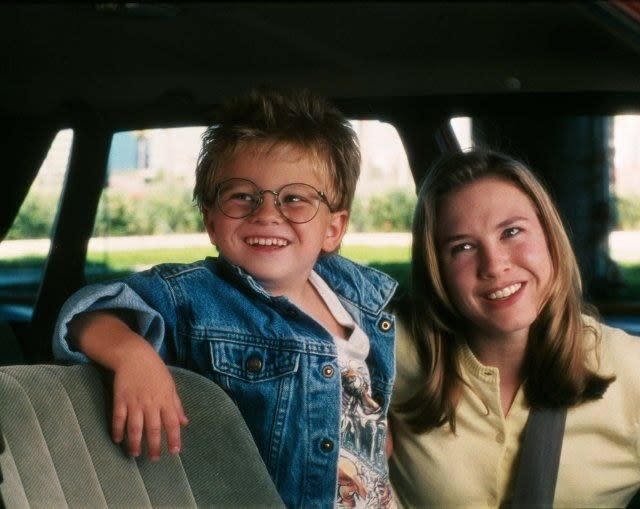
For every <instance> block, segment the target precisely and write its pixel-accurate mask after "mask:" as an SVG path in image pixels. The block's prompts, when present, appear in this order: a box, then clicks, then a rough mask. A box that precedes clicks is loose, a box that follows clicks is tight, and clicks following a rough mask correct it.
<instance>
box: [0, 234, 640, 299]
mask: <svg viewBox="0 0 640 509" xmlns="http://www.w3.org/2000/svg"><path fill="white" fill-rule="evenodd" d="M340 253H341V254H342V255H344V256H346V257H347V258H350V259H352V260H355V261H357V262H360V263H362V264H365V265H369V266H372V267H375V268H377V269H379V270H381V271H383V272H386V273H388V274H390V275H391V276H393V277H394V278H395V279H397V280H398V281H399V282H400V285H401V287H404V288H408V284H409V279H410V261H409V260H410V257H411V250H410V248H409V247H398V246H344V247H343V248H342V249H341V251H340ZM215 255H216V250H215V249H214V248H213V247H201V248H199V247H197V248H194V247H189V248H166V249H138V250H130V251H111V252H109V253H108V254H105V253H89V256H88V263H87V272H88V274H89V277H88V279H89V280H90V281H97V280H104V279H110V278H113V277H119V276H122V275H125V274H128V273H131V272H135V271H137V270H141V269H143V268H145V267H148V266H151V265H156V264H158V263H164V262H185V263H188V262H192V261H196V260H201V259H203V258H204V257H206V256H215ZM44 261H45V257H44V256H28V257H22V258H14V259H7V260H2V261H0V270H2V271H8V270H11V269H28V268H41V267H42V266H43V264H44ZM619 267H620V270H621V272H622V275H623V277H624V280H625V282H626V285H625V287H624V288H623V289H622V290H621V294H620V295H619V296H618V298H619V299H621V300H624V301H640V263H635V264H634V263H620V264H619Z"/></svg>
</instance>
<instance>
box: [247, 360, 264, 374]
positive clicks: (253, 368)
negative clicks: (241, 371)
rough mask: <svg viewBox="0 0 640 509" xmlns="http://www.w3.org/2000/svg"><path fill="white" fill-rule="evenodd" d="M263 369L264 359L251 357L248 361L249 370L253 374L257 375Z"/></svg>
mask: <svg viewBox="0 0 640 509" xmlns="http://www.w3.org/2000/svg"><path fill="white" fill-rule="evenodd" d="M261 369H262V359H260V358H259V357H249V359H248V360H247V370H248V371H250V372H251V373H257V372H258V371H260V370H261Z"/></svg>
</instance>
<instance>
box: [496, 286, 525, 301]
mask: <svg viewBox="0 0 640 509" xmlns="http://www.w3.org/2000/svg"><path fill="white" fill-rule="evenodd" d="M521 286H522V283H516V284H514V285H511V286H507V287H506V288H503V289H502V290H498V291H496V292H493V293H490V294H489V295H488V297H489V299H491V300H496V299H504V298H506V297H509V296H510V295H513V294H514V293H516V292H517V291H518V290H520V287H521Z"/></svg>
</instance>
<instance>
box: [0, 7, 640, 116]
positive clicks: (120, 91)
mask: <svg viewBox="0 0 640 509" xmlns="http://www.w3.org/2000/svg"><path fill="white" fill-rule="evenodd" d="M635 4H636V5H634V2H607V3H604V2H602V3H601V2H535V3H527V2H514V3H509V2H406V3H400V2H393V3H392V2H342V3H338V2H326V3H323V2H309V3H297V2H296V3H293V2H292V3H287V2H270V3H242V2H241V3H175V4H171V3H69V4H61V3H51V4H46V3H45V4H33V3H29V2H25V3H13V4H6V3H5V4H3V5H2V6H0V40H1V44H0V62H2V64H0V65H1V68H2V69H3V71H2V74H3V75H4V78H3V79H2V80H1V83H0V114H2V115H4V116H12V115H18V116H34V117H38V116H44V115H49V114H55V113H59V112H60V111H61V110H64V109H65V108H70V107H73V105H78V104H81V105H85V106H86V107H89V108H92V109H96V110H108V111H118V110H122V111H126V110H129V111H130V110H132V109H135V108H153V107H154V105H161V104H165V105H167V104H169V105H171V104H173V105H181V106H186V105H190V106H191V107H194V108H202V107H203V106H206V105H212V104H216V103H217V102H218V101H219V100H220V99H221V98H222V97H225V96H228V95H231V94H235V93H237V92H238V91H240V90H245V89H246V88H248V87H249V86H252V85H256V84H272V85H295V86H301V85H302V86H308V87H311V88H313V89H315V90H317V91H319V92H321V93H324V94H326V95H329V96H331V97H333V98H337V99H345V100H349V99H352V98H363V97H368V98H376V97H392V96H393V97H431V98H434V97H436V98H437V97H439V96H443V97H444V96H445V95H446V96H447V97H448V100H449V101H453V102H455V101H454V100H452V99H451V97H463V96H468V95H469V94H471V95H474V94H510V95H516V96H517V95H519V94H525V95H526V94H531V93H558V92H571V93H575V92H579V93H600V92H602V93H610V92H615V93H619V94H623V95H624V94H633V96H634V97H635V96H636V94H637V92H640V31H639V29H638V27H639V25H640V24H639V23H638V19H640V9H638V5H637V2H635ZM625 97H626V95H625Z"/></svg>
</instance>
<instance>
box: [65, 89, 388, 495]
mask: <svg viewBox="0 0 640 509" xmlns="http://www.w3.org/2000/svg"><path fill="white" fill-rule="evenodd" d="M359 169H360V152H359V149H358V145H357V139H356V136H355V133H354V132H353V130H352V128H351V127H350V125H349V123H348V121H347V120H346V119H345V118H344V117H343V115H342V114H341V113H340V112H339V111H338V110H337V109H336V108H335V107H333V106H331V105H330V104H329V103H327V102H326V101H325V100H323V99H321V98H318V97H316V96H314V95H312V94H311V93H310V92H308V91H298V92H294V93H291V94H289V95H285V94H281V93H277V92H274V91H263V92H256V91H254V92H252V93H250V94H249V95H248V96H247V97H244V98H240V99H237V100H235V101H231V102H229V103H227V104H226V105H225V106H224V107H223V110H222V116H221V119H220V123H219V124H217V125H214V126H212V127H210V128H209V129H208V130H207V132H206V133H205V135H204V138H203V147H202V151H201V154H200V158H199V161H198V166H197V169H196V184H195V189H194V200H195V201H196V202H197V204H198V206H199V207H200V210H201V212H202V215H203V220H204V223H205V226H206V230H207V232H208V234H209V237H210V239H211V242H212V244H214V245H215V246H216V247H217V249H218V251H219V254H220V256H219V257H218V258H207V259H205V260H204V261H201V262H196V263H193V264H189V265H182V264H163V265H159V266H156V267H154V268H152V269H150V270H148V271H145V272H142V273H138V274H134V275H132V276H129V277H127V278H126V279H124V280H123V281H120V282H114V283H110V284H99V285H93V286H89V287H86V288H84V289H82V290H80V291H79V292H77V293H76V294H75V295H73V296H72V297H71V298H70V299H69V301H68V302H67V303H66V304H65V306H64V307H63V309H62V311H61V314H60V317H59V320H58V325H57V327H56V334H55V337H54V353H55V354H56V356H57V357H58V358H61V359H64V360H74V361H79V362H87V357H88V358H89V359H92V360H94V361H96V362H98V363H99V364H101V365H103V366H105V367H107V368H109V369H111V370H113V372H114V374H115V377H114V407H113V423H112V426H113V428H112V435H113V437H114V440H115V441H116V442H120V441H122V440H123V438H124V436H125V434H126V437H127V438H126V442H127V449H128V452H129V453H130V454H131V455H133V456H137V455H138V454H140V446H141V441H142V436H143V433H144V436H145V439H146V443H147V449H148V453H149V456H150V457H151V458H152V459H157V458H158V457H159V454H160V442H161V430H162V429H164V430H165V433H166V437H167V446H168V448H169V451H170V452H172V453H177V452H179V450H180V426H181V425H184V424H186V422H187V418H186V416H185V415H184V413H183V411H182V406H181V404H180V400H179V398H178V396H177V394H176V392H175V387H174V385H173V380H172V378H171V375H170V374H169V372H168V370H167V369H166V367H165V364H164V362H166V363H168V364H172V365H177V366H182V367H186V368H188V369H192V370H194V371H196V372H198V373H201V374H203V375H204V376H206V377H208V378H210V379H212V380H214V381H215V382H216V383H218V384H219V385H220V386H221V387H222V388H224V389H225V390H226V391H227V392H228V393H229V394H230V396H231V397H232V398H233V399H234V401H235V402H236V403H237V405H238V407H239V408H240V410H241V412H242V414H243V416H244V418H245V420H246V422H247V425H248V426H249V429H250V430H251V432H252V434H253V436H254V439H255V441H256V444H257V446H258V449H259V450H260V453H261V455H262V458H263V459H264V461H265V463H266V465H267V468H268V469H269V472H270V474H271V476H272V478H273V480H274V482H275V484H276V486H277V488H278V491H279V493H280V495H281V496H282V498H283V500H284V502H285V503H286V504H287V506H295V507H298V506H307V505H313V506H325V507H329V506H334V505H336V504H337V505H339V506H341V505H344V506H353V505H355V504H366V505H375V506H378V507H384V506H388V505H392V504H393V500H392V496H391V489H390V485H389V482H388V473H387V467H386V457H385V454H384V449H385V438H386V434H387V418H386V413H387V407H388V405H389V396H390V394H391V388H392V385H393V378H394V330H393V329H394V325H393V323H394V322H393V318H392V316H391V315H390V314H388V313H387V312H385V310H384V308H385V306H386V305H387V303H388V302H389V300H390V299H391V297H392V295H393V293H394V291H395V288H396V283H395V282H394V281H393V280H391V279H390V278H389V277H387V276H386V275H384V274H382V273H380V272H377V271H375V270H373V269H369V268H366V267H361V266H358V265H356V264H354V263H353V262H350V261H348V260H346V259H344V258H342V257H340V256H338V255H337V254H332V253H334V252H335V251H336V250H337V249H338V248H339V246H340V242H341V240H342V237H343V235H344V233H345V231H346V228H347V223H348V216H349V210H350V207H351V203H352V200H353V194H354V191H355V185H356V181H357V178H358V174H359ZM76 348H77V349H79V350H80V352H78V351H76V350H75V349H76ZM81 352H82V353H81ZM83 354H84V355H83ZM85 355H86V357H85ZM212 410H213V411H215V409H212Z"/></svg>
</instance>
